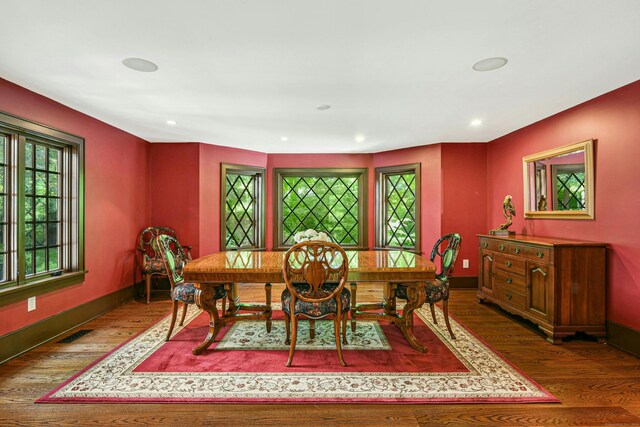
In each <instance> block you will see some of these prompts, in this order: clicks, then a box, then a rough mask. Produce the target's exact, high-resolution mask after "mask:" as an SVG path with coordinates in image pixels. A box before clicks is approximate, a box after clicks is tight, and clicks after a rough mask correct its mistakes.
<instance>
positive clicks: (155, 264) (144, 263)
mask: <svg viewBox="0 0 640 427" xmlns="http://www.w3.org/2000/svg"><path fill="white" fill-rule="evenodd" d="M160 235H167V236H170V237H173V238H174V239H177V237H176V233H175V231H173V230H172V229H170V228H167V227H148V228H145V229H144V230H142V233H140V237H138V247H137V253H138V264H139V266H140V271H141V272H142V275H143V276H144V279H145V291H146V296H147V297H146V298H147V304H149V300H150V296H151V278H152V277H153V276H156V277H166V276H167V270H166V269H165V267H164V264H163V262H162V258H161V257H160V254H159V253H157V252H156V250H155V249H154V247H153V242H154V239H155V238H156V237H157V236H160ZM181 248H183V249H186V252H183V253H184V254H185V257H186V258H185V260H191V254H190V253H189V251H190V250H191V246H181Z"/></svg>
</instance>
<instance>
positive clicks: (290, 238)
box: [274, 169, 367, 248]
mask: <svg viewBox="0 0 640 427" xmlns="http://www.w3.org/2000/svg"><path fill="white" fill-rule="evenodd" d="M274 179H275V183H274V200H275V203H276V206H275V215H274V247H275V248H285V247H288V246H291V245H293V244H294V243H295V241H294V235H295V234H296V233H297V232H299V231H303V230H307V229H310V228H311V229H314V230H316V231H325V232H327V233H329V234H330V235H331V236H332V238H333V240H334V241H335V242H336V243H338V244H340V245H342V246H348V247H352V248H365V247H366V246H367V237H366V235H367V233H366V232H367V228H366V223H367V213H366V208H367V201H366V194H367V169H275V170H274Z"/></svg>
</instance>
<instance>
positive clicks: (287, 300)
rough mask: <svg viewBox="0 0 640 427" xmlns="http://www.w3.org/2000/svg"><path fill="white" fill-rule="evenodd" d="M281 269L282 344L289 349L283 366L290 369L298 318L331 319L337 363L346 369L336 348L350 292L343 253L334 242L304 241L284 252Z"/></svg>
mask: <svg viewBox="0 0 640 427" xmlns="http://www.w3.org/2000/svg"><path fill="white" fill-rule="evenodd" d="M282 270H283V275H284V281H285V284H286V285H287V288H286V289H285V290H284V291H282V311H284V316H285V324H286V332H287V337H286V341H285V344H289V346H290V347H289V360H288V361H287V364H286V366H291V362H292V360H293V353H294V351H295V349H296V339H297V337H298V316H304V317H306V318H308V319H311V320H315V319H321V318H324V317H328V316H333V317H334V320H333V327H334V333H335V338H336V349H337V350H338V358H339V359H340V364H341V365H342V366H346V363H345V361H344V358H343V357H342V347H341V345H340V330H341V329H342V339H343V342H344V343H345V344H346V342H347V338H346V337H347V335H346V332H347V331H346V326H347V314H348V313H349V309H350V300H351V293H350V292H349V290H348V289H345V287H344V285H345V283H346V281H347V274H348V272H349V263H348V259H347V255H346V253H345V252H344V250H343V249H342V248H341V247H340V246H338V245H337V244H335V243H331V242H321V241H304V242H301V243H298V244H296V245H294V246H293V247H292V248H291V249H289V250H288V251H287V253H286V254H285V256H284V265H283V268H282ZM341 326H342V328H341Z"/></svg>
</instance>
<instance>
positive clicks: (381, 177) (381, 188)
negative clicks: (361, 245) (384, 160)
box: [375, 163, 422, 254]
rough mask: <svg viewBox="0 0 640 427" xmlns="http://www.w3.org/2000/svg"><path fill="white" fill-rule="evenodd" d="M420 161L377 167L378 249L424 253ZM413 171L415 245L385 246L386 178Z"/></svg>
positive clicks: (376, 226) (376, 217) (376, 227)
mask: <svg viewBox="0 0 640 427" xmlns="http://www.w3.org/2000/svg"><path fill="white" fill-rule="evenodd" d="M420 169H421V168H420V163H411V164H406V165H395V166H385V167H380V168H376V202H375V212H376V214H375V238H376V249H402V250H407V251H411V252H414V253H417V254H421V253H422V249H421V246H420V244H421V241H422V239H421V227H420V222H421V216H420V200H421V198H420V196H421V191H420V181H421V170H420ZM409 172H413V173H415V175H416V201H415V219H416V225H415V229H416V239H415V247H409V246H405V247H398V246H385V245H384V241H385V240H386V203H385V202H384V200H385V196H386V180H385V178H386V177H387V175H400V174H404V173H409Z"/></svg>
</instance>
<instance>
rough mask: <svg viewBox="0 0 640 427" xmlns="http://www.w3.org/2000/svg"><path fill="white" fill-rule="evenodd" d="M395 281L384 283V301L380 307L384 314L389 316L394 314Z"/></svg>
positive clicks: (395, 313)
mask: <svg viewBox="0 0 640 427" xmlns="http://www.w3.org/2000/svg"><path fill="white" fill-rule="evenodd" d="M397 286H398V285H397V284H395V283H385V285H384V302H383V304H382V307H383V308H384V312H385V314H387V315H389V316H396V315H397V314H398V313H397V312H396V287H397Z"/></svg>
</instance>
